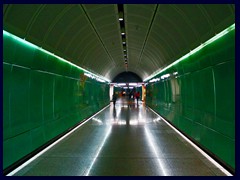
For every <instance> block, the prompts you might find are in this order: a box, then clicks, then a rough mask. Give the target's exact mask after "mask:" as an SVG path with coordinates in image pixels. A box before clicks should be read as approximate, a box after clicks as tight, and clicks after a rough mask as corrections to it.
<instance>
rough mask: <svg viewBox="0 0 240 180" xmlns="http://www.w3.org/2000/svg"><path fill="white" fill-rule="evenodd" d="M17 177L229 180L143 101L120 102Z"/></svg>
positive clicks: (92, 119) (28, 166)
mask: <svg viewBox="0 0 240 180" xmlns="http://www.w3.org/2000/svg"><path fill="white" fill-rule="evenodd" d="M14 175H15V176H225V174H224V173H223V172H222V171H221V170H220V169H218V168H217V167H216V166H215V165H214V164H212V163H211V162H210V161H209V160H208V159H206V158H205V157H204V156H203V155H202V154H201V153H199V152H198V151H197V150H196V149H194V148H193V147H192V146H191V145H190V144H189V143H188V142H187V141H186V140H184V139H183V138H182V137H181V136H180V135H179V134H177V133H176V132H175V131H174V130H173V129H171V128H170V127H169V126H168V125H167V124H166V123H165V122H164V121H163V120H161V118H160V117H158V116H157V115H156V114H154V113H153V112H152V111H151V110H150V109H148V108H146V107H145V106H144V105H143V104H142V103H141V102H140V103H139V105H137V104H136V103H135V102H128V101H127V100H126V99H118V101H117V102H116V107H115V108H114V107H113V105H112V104H111V105H110V106H109V107H108V108H106V109H105V110H104V111H102V112H101V113H99V114H98V115H96V116H94V117H93V118H91V119H90V120H89V121H88V122H86V123H85V124H84V125H82V126H81V127H79V128H78V129H77V130H76V131H74V133H72V134H70V135H69V136H67V137H66V138H65V139H63V140H62V141H60V142H59V143H57V144H56V145H55V146H53V147H52V148H50V149H49V150H48V151H47V152H45V153H44V154H42V155H41V156H39V157H38V158H37V159H35V160H34V161H32V162H31V163H30V164H28V165H27V166H25V167H24V168H22V169H21V170H20V171H18V172H17V173H16V174H14Z"/></svg>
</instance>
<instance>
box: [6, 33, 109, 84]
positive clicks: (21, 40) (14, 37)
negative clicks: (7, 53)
mask: <svg viewBox="0 0 240 180" xmlns="http://www.w3.org/2000/svg"><path fill="white" fill-rule="evenodd" d="M3 34H4V35H6V36H9V37H11V38H13V39H15V40H17V41H19V42H21V43H24V44H26V45H28V46H30V47H32V48H35V49H38V50H40V51H42V52H44V53H46V54H48V55H50V56H54V57H55V58H57V59H58V60H60V61H62V62H65V63H68V64H70V65H72V66H74V67H76V68H78V69H80V70H82V71H84V72H87V73H89V74H91V75H92V76H94V77H96V78H100V79H102V80H104V82H111V81H110V80H109V79H107V78H105V77H103V76H100V75H96V74H94V73H92V72H90V71H88V70H86V69H84V68H82V67H80V66H77V65H76V64H73V63H72V62H70V61H67V60H66V59H64V58H62V57H60V56H58V55H55V54H54V53H51V52H49V51H47V50H45V49H43V48H42V47H39V46H37V45H35V44H33V43H31V42H29V41H26V40H25V39H22V38H20V37H17V36H15V35H13V34H11V33H9V32H7V31H5V30H3Z"/></svg>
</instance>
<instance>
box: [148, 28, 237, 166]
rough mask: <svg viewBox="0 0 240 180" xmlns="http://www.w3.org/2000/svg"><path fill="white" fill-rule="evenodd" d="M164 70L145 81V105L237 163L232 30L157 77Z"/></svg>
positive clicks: (217, 154) (223, 158) (218, 155)
mask: <svg viewBox="0 0 240 180" xmlns="http://www.w3.org/2000/svg"><path fill="white" fill-rule="evenodd" d="M174 72H178V75H177V76H174V75H173V73H174ZM167 73H169V74H170V75H171V76H170V77H169V78H167V79H164V80H161V81H158V82H155V83H150V84H149V85H148V86H147V99H146V101H147V105H148V106H150V107H152V108H153V109H154V110H156V111H157V112H158V113H159V114H160V115H162V116H163V117H165V118H166V119H167V120H168V121H170V122H171V123H173V124H174V125H175V126H176V127H177V128H179V129H180V130H181V131H183V132H184V133H185V134H187V135H188V136H189V137H191V138H192V139H193V140H194V141H195V142H197V143H199V145H200V146H202V147H203V148H205V149H206V150H208V151H210V152H211V153H212V154H213V155H214V156H215V157H216V158H218V159H219V160H220V161H222V162H223V163H225V164H226V165H227V166H228V167H230V168H232V169H235V31H232V32H230V33H228V34H226V35H225V36H223V37H222V38H220V39H218V40H216V41H214V42H213V43H211V44H209V45H208V46H206V47H204V48H203V49H201V50H200V51H198V52H197V53H195V54H193V55H191V56H189V57H188V58H186V59H185V60H183V61H181V62H180V63H178V64H177V65H174V66H173V67H171V68H169V69H168V70H166V71H164V72H162V73H161V74H159V75H157V76H156V77H155V78H157V77H158V78H159V77H161V76H162V75H164V74H167ZM170 82H171V83H170ZM173 86H174V87H173ZM177 87H178V88H179V90H176V89H177ZM174 89H175V90H174ZM174 92H175V94H173V93H174ZM171 94H172V95H171ZM170 97H173V98H170Z"/></svg>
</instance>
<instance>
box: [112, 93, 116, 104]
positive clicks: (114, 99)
mask: <svg viewBox="0 0 240 180" xmlns="http://www.w3.org/2000/svg"><path fill="white" fill-rule="evenodd" d="M116 100H117V94H116V93H113V95H112V101H113V105H114V106H115V104H116Z"/></svg>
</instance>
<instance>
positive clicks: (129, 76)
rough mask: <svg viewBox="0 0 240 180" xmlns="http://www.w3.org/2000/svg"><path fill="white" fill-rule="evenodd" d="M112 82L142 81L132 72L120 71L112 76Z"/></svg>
mask: <svg viewBox="0 0 240 180" xmlns="http://www.w3.org/2000/svg"><path fill="white" fill-rule="evenodd" d="M112 82H113V83H120V82H122V83H129V82H142V79H141V78H140V77H139V76H138V75H137V74H136V73H133V72H122V73H120V74H118V75H117V76H115V77H114V78H113V81H112Z"/></svg>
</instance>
